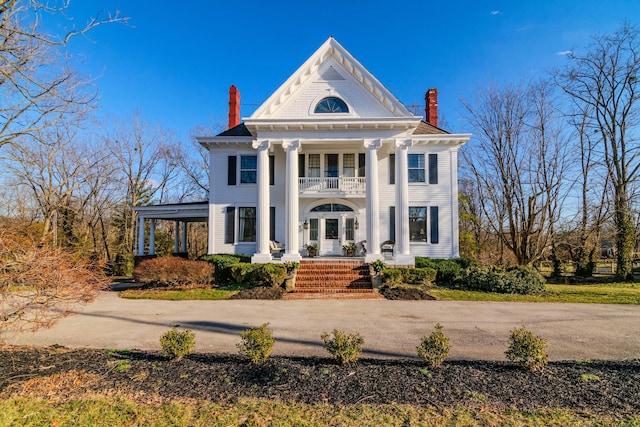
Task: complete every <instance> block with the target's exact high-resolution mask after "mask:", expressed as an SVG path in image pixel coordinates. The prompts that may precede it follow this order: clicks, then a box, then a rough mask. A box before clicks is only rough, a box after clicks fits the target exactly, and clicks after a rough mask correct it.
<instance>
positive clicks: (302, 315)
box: [11, 292, 640, 360]
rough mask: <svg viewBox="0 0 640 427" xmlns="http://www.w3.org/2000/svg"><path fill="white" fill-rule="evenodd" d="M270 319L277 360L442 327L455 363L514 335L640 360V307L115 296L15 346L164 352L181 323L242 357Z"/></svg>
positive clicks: (556, 348)
mask: <svg viewBox="0 0 640 427" xmlns="http://www.w3.org/2000/svg"><path fill="white" fill-rule="evenodd" d="M265 322H269V323H270V324H271V328H272V329H273V330H274V332H275V337H276V345H275V346H274V351H273V353H274V354H281V355H301V356H302V355H304V356H308V355H320V356H326V355H327V353H326V351H325V350H324V349H323V348H322V347H321V340H320V334H321V333H322V332H324V331H328V332H330V331H331V330H332V329H333V328H337V329H340V330H344V331H353V332H359V333H360V334H361V335H362V336H363V337H364V339H365V345H364V356H366V357H382V358H389V357H391V358H395V357H400V358H407V357H416V356H415V347H416V345H417V344H418V343H419V341H420V337H422V336H424V335H426V334H428V333H430V332H431V330H432V329H433V326H434V325H435V323H436V322H440V323H441V324H442V325H443V326H444V331H445V334H447V336H449V337H450V339H451V352H450V358H453V359H491V360H504V351H505V350H506V347H507V345H508V336H509V332H510V330H511V329H513V328H514V327H519V326H523V325H524V326H526V327H527V328H528V329H530V330H532V331H533V332H534V333H535V334H537V335H540V336H542V337H544V338H546V339H547V341H548V343H549V349H548V353H549V357H550V359H552V360H576V359H616V360H617V359H631V358H640V306H637V305H604V304H556V303H549V304H546V303H496V302H459V301H367V300H307V301H305V300H301V301H253V300H238V301H150V300H126V299H121V298H119V297H118V295H117V293H115V292H103V293H102V294H101V295H100V296H99V297H98V299H97V300H96V301H95V302H94V303H92V304H90V305H88V306H86V307H83V308H81V309H80V310H79V312H78V313H77V314H74V315H72V316H70V317H68V318H66V319H63V320H62V321H61V322H60V323H58V324H57V325H56V326H55V327H53V328H52V329H49V330H42V331H39V332H37V333H24V334H21V335H19V336H17V337H16V338H15V339H13V340H11V341H12V342H13V343H15V344H34V345H51V344H60V345H64V346H67V347H99V348H117V349H123V348H137V349H149V350H157V349H159V348H160V344H159V339H160V336H161V335H162V333H163V332H165V331H166V330H167V329H169V328H170V327H172V326H174V325H179V326H180V327H184V328H189V329H192V330H193V331H194V332H195V334H196V350H197V351H199V352H215V353H235V352H236V351H237V349H236V343H237V342H238V341H239V336H238V333H239V332H240V331H242V330H244V329H246V328H247V327H250V326H259V325H260V324H262V323H265Z"/></svg>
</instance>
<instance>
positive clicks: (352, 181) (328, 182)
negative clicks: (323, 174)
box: [298, 176, 367, 194]
mask: <svg viewBox="0 0 640 427" xmlns="http://www.w3.org/2000/svg"><path fill="white" fill-rule="evenodd" d="M366 182H367V181H366V178H364V177H352V176H344V177H336V178H299V182H298V189H299V191H300V193H323V194H330V193H346V194H364V193H365V191H366V187H365V185H366Z"/></svg>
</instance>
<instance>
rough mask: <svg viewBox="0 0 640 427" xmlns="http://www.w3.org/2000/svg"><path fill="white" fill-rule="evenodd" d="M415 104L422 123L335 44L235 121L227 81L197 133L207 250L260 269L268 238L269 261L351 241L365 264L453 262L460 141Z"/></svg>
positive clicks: (233, 93) (430, 95)
mask: <svg viewBox="0 0 640 427" xmlns="http://www.w3.org/2000/svg"><path fill="white" fill-rule="evenodd" d="M425 98H426V104H427V105H426V109H425V110H426V121H425V120H423V118H422V117H420V116H415V115H413V114H412V113H411V112H410V111H409V110H408V109H407V108H406V107H405V106H404V105H402V104H401V103H400V102H399V101H398V100H397V99H396V97H395V96H393V95H392V94H391V93H390V92H389V91H388V90H387V89H386V88H385V87H384V86H383V85H382V84H381V83H380V82H379V81H378V80H377V79H376V78H375V77H374V76H373V75H372V74H371V73H369V71H367V69H365V68H364V67H363V66H362V65H361V64H360V63H359V62H358V61H357V60H356V59H355V58H354V57H353V56H352V55H351V54H350V53H349V52H347V50H346V49H345V48H343V47H342V46H341V45H340V44H339V43H338V42H337V41H336V40H335V39H334V38H329V39H328V40H327V41H326V42H325V43H324V44H323V45H322V46H320V48H319V49H318V50H317V51H316V52H315V53H314V54H313V55H312V56H311V57H310V58H309V59H308V60H307V61H306V62H305V63H304V64H302V66H301V67H300V68H298V70H297V71H295V73H293V74H292V75H291V76H290V77H289V78H288V79H287V80H286V81H285V82H284V83H283V84H282V85H281V86H280V87H279V88H278V89H277V90H276V91H275V92H274V93H273V94H272V95H271V96H270V97H269V98H268V99H267V100H266V101H265V102H264V103H263V104H262V105H261V106H260V107H259V108H258V109H257V110H256V111H255V112H254V113H253V114H252V115H251V116H250V117H247V118H244V119H243V121H242V122H240V116H239V108H240V100H239V94H238V92H237V90H236V88H235V87H233V86H232V87H231V90H230V102H229V105H230V111H229V129H228V130H226V131H224V132H222V133H220V134H218V135H216V136H203V137H199V138H198V141H199V142H200V143H201V144H203V145H204V146H206V147H208V149H209V153H210V168H211V171H210V172H211V173H210V177H211V181H210V188H209V203H208V212H206V213H204V214H202V215H203V216H204V215H206V216H207V217H208V218H207V221H208V252H209V253H244V254H250V255H252V261H253V262H257V263H267V262H272V261H273V256H274V255H273V254H272V243H271V242H273V241H279V242H281V243H282V244H283V245H284V254H282V256H281V258H280V257H279V259H281V260H284V261H297V260H300V259H301V258H302V257H303V256H306V255H307V251H306V250H305V247H306V246H307V245H309V244H317V246H318V256H320V257H323V256H341V255H342V254H343V251H342V246H343V245H345V244H348V243H351V242H355V243H357V244H358V247H359V248H360V254H361V255H363V256H364V257H365V261H367V262H369V261H372V260H376V259H383V255H384V256H385V262H387V263H389V264H397V265H413V264H414V259H415V256H427V257H432V258H454V257H457V256H458V175H457V165H458V159H457V157H458V149H459V148H460V147H461V146H462V145H463V144H464V143H465V142H466V141H467V140H468V139H469V137H470V135H468V134H452V133H449V132H447V131H445V130H442V129H440V128H438V127H437V114H438V113H437V108H438V107H437V91H436V90H435V89H430V90H429V91H427V94H426V96H425ZM203 208H204V206H202V205H197V206H196V207H195V208H194V209H198V210H201V209H203ZM139 215H142V217H143V219H142V224H143V225H144V216H145V215H146V216H147V217H148V218H152V217H153V215H152V213H151V211H149V212H145V211H144V209H142V210H139ZM158 218H159V216H158ZM141 237H142V238H143V239H144V235H143V234H142V235H141ZM388 241H390V242H393V245H388V244H387V245H386V246H385V249H386V248H388V247H389V246H392V248H393V252H392V253H384V254H383V252H382V247H383V243H385V242H388ZM177 243H178V237H177V236H176V244H177ZM143 247H144V245H143Z"/></svg>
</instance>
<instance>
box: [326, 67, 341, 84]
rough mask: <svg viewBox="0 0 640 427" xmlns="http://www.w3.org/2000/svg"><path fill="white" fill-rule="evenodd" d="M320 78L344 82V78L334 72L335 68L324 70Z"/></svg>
mask: <svg viewBox="0 0 640 427" xmlns="http://www.w3.org/2000/svg"><path fill="white" fill-rule="evenodd" d="M320 77H321V78H322V80H327V81H329V80H344V77H342V75H341V74H340V73H339V72H337V71H336V70H335V68H333V67H329V68H327V69H326V70H324V71H323V72H322V73H321V74H320Z"/></svg>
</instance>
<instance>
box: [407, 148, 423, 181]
mask: <svg viewBox="0 0 640 427" xmlns="http://www.w3.org/2000/svg"><path fill="white" fill-rule="evenodd" d="M408 161H409V182H424V155H423V154H409V155H408Z"/></svg>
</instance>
